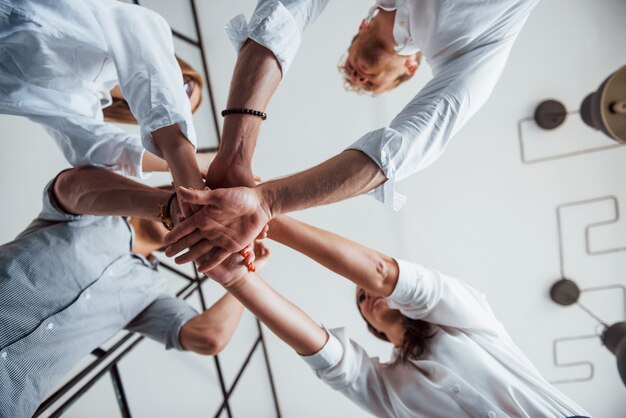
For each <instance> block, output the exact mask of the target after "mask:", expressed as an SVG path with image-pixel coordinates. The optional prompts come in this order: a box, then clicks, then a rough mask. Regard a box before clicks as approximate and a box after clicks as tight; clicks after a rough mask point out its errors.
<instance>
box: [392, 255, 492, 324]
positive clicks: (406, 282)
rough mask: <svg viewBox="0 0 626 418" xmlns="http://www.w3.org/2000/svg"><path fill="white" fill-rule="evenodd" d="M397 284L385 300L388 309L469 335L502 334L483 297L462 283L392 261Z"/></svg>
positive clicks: (421, 268) (400, 261)
mask: <svg viewBox="0 0 626 418" xmlns="http://www.w3.org/2000/svg"><path fill="white" fill-rule="evenodd" d="M396 261H397V262H398V267H399V269H400V274H399V276H398V282H397V283H396V287H395V288H394V290H393V292H392V293H391V295H389V298H388V301H387V303H388V305H389V307H390V308H391V309H399V310H400V312H402V314H403V315H405V316H407V317H409V318H413V319H422V320H424V321H426V322H430V323H432V324H437V325H442V326H449V327H454V328H459V329H464V330H471V331H488V332H496V333H501V332H503V330H504V328H503V326H502V324H501V323H500V322H499V321H498V320H497V319H496V317H495V315H494V314H493V311H492V310H491V307H490V306H489V304H488V303H487V300H486V298H485V295H484V294H482V293H480V292H479V291H477V290H476V289H474V288H472V287H471V286H469V285H467V284H466V283H464V282H462V281H460V280H458V279H455V278H453V277H449V276H446V275H444V274H442V273H440V272H438V271H436V270H431V269H428V268H425V267H423V266H421V265H419V264H417V263H411V262H408V261H404V260H396Z"/></svg>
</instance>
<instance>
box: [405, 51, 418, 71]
mask: <svg viewBox="0 0 626 418" xmlns="http://www.w3.org/2000/svg"><path fill="white" fill-rule="evenodd" d="M421 60H422V53H421V52H418V53H416V54H413V55H409V56H408V57H406V59H405V60H404V68H406V73H407V74H408V75H413V74H415V72H416V71H417V69H418V68H419V66H420V61H421Z"/></svg>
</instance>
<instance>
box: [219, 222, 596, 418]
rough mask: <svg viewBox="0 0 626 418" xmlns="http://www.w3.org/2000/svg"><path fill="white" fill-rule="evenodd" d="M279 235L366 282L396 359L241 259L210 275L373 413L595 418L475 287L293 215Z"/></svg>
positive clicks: (370, 309)
mask: <svg viewBox="0 0 626 418" xmlns="http://www.w3.org/2000/svg"><path fill="white" fill-rule="evenodd" d="M269 238H271V239H273V240H276V241H278V242H280V243H282V244H284V245H286V246H288V247H291V248H293V249H294V250H296V251H299V252H301V253H302V254H304V255H306V256H308V257H310V258H312V259H313V260H315V261H317V262H318V263H320V264H322V265H324V266H325V267H327V268H329V269H330V270H332V271H334V272H335V273H337V274H339V275H341V276H344V277H345V278H347V279H348V280H350V281H352V282H354V283H355V284H356V285H357V288H356V304H357V306H358V310H359V312H360V314H361V315H362V317H363V319H364V320H365V323H366V324H367V326H368V328H369V330H370V331H371V332H372V333H373V334H374V335H375V336H376V337H378V338H381V339H383V340H385V341H388V342H390V343H391V345H393V354H392V356H391V360H390V361H389V362H387V363H384V362H381V361H380V360H379V359H378V358H372V357H370V356H369V355H368V354H367V351H366V350H365V349H364V348H363V347H362V346H361V345H359V344H358V343H357V342H355V341H353V340H351V339H350V338H349V337H348V333H347V331H346V330H345V329H344V328H336V329H331V330H327V329H326V328H324V327H321V326H319V325H318V324H317V323H316V322H314V321H313V320H312V319H311V318H309V317H308V316H307V315H306V314H305V313H304V312H303V311H301V310H300V309H299V308H298V307H296V306H295V305H293V304H292V303H290V302H289V301H288V300H286V299H285V298H283V297H282V296H281V295H279V294H278V293H277V292H276V291H274V290H273V289H272V288H271V287H269V285H268V284H266V283H265V282H264V281H263V280H262V279H261V277H260V276H259V275H256V274H254V273H249V272H248V271H247V270H246V269H244V268H242V266H243V265H242V263H241V261H240V258H239V257H237V256H231V257H229V258H228V259H227V260H226V261H224V263H223V264H221V265H219V266H217V267H216V268H214V269H213V270H211V272H210V277H211V278H213V279H214V280H216V281H217V282H219V283H221V284H222V285H223V286H224V287H225V288H226V289H227V290H228V292H229V293H230V294H232V295H233V296H235V297H236V298H237V299H238V300H239V301H240V302H241V303H242V304H243V305H244V306H245V307H246V308H247V309H249V310H250V311H251V312H252V313H253V314H254V315H256V316H257V317H258V318H259V319H260V320H261V321H262V322H263V323H264V324H265V325H266V326H267V327H268V328H270V329H271V330H272V332H274V333H275V334H276V335H277V336H278V337H279V338H280V339H282V340H283V341H284V342H285V343H287V344H289V345H290V346H291V347H292V348H293V349H294V350H295V351H296V352H297V353H298V354H299V355H301V356H302V358H303V360H304V361H305V362H306V363H308V365H309V366H310V367H311V368H312V369H313V371H314V372H315V374H316V375H317V376H318V377H319V378H320V379H321V380H322V381H323V382H324V383H326V384H327V385H329V386H330V387H331V388H333V389H335V390H337V391H339V392H341V393H342V394H343V395H345V396H346V397H347V398H348V399H350V400H351V401H352V402H354V403H355V404H357V405H358V406H359V407H361V408H362V409H364V410H365V411H367V412H369V413H371V414H373V415H375V416H377V417H411V418H412V417H489V418H494V417H508V416H511V417H555V418H556V417H572V416H589V414H588V413H587V412H586V411H585V410H584V409H583V408H581V407H580V406H578V405H577V404H576V403H574V402H573V401H572V400H570V399H568V398H567V397H566V396H565V395H563V394H562V393H560V392H559V391H558V390H557V389H556V388H554V387H553V386H552V385H550V384H549V383H548V382H547V381H546V380H545V379H544V378H543V377H542V376H541V374H540V373H539V371H538V370H537V369H536V368H535V366H534V365H533V364H532V363H531V362H530V360H528V358H527V357H526V356H525V355H524V353H523V352H522V351H521V350H520V349H519V348H518V347H517V345H516V344H515V343H514V342H513V340H512V338H511V337H510V335H509V334H508V333H507V331H506V329H505V327H504V325H503V324H502V323H501V322H500V321H498V319H497V318H496V316H495V314H494V313H493V311H492V309H491V307H490V306H489V304H488V303H487V300H486V298H485V296H484V295H483V294H481V293H480V292H478V291H477V290H475V289H474V288H472V287H471V286H469V285H468V284H466V283H464V282H462V281H460V280H458V279H455V278H452V277H449V276H446V275H445V274H442V273H440V272H438V271H436V270H432V269H429V268H426V267H423V266H421V265H419V264H417V263H413V262H409V261H404V260H400V259H396V258H392V257H389V256H387V255H385V254H382V253H380V252H378V251H374V250H371V249H368V248H365V247H363V246H361V245H359V244H357V243H355V242H352V241H349V240H347V239H345V238H343V237H340V236H337V235H335V234H332V233H330V232H326V231H323V230H321V229H318V228H315V227H313V226H309V225H306V224H303V223H301V222H298V221H296V220H293V219H289V218H287V217H284V216H281V217H278V218H276V219H274V220H273V221H272V223H271V224H270V228H269ZM262 253H263V256H268V252H267V250H266V249H264V250H263V251H262Z"/></svg>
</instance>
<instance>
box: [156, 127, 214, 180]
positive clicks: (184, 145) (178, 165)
mask: <svg viewBox="0 0 626 418" xmlns="http://www.w3.org/2000/svg"><path fill="white" fill-rule="evenodd" d="M152 138H153V140H154V144H155V145H156V146H157V148H158V149H159V151H160V152H161V154H162V155H163V158H164V159H165V161H167V165H168V167H169V170H170V172H171V173H172V177H173V178H174V184H175V185H176V186H185V187H190V188H194V189H198V190H202V189H203V188H204V182H203V181H202V174H201V173H200V168H199V167H198V162H197V161H196V153H195V150H194V147H193V145H192V144H191V143H190V142H189V141H188V140H187V138H185V136H184V135H183V133H182V132H181V131H180V129H179V127H178V125H170V126H166V127H163V128H161V129H157V130H156V131H154V132H152Z"/></svg>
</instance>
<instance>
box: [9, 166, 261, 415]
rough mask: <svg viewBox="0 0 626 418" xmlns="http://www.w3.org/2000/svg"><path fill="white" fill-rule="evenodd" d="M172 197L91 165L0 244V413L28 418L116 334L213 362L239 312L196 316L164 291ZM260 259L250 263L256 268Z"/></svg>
mask: <svg viewBox="0 0 626 418" xmlns="http://www.w3.org/2000/svg"><path fill="white" fill-rule="evenodd" d="M172 195H173V193H172V191H171V190H169V191H168V190H166V189H157V188H152V187H149V186H146V185H143V184H141V183H137V182H135V181H133V180H130V179H129V178H126V177H122V176H121V175H118V174H115V173H113V172H110V171H107V170H104V169H101V168H94V167H85V168H75V169H72V170H68V171H64V172H62V173H61V174H59V175H58V176H57V177H56V178H55V179H54V180H53V181H51V182H50V183H49V184H48V185H47V187H46V189H45V191H44V194H43V210H42V211H41V213H40V214H39V216H38V217H37V219H35V220H34V221H33V222H32V223H31V224H30V225H29V226H28V227H27V228H26V230H25V231H24V232H22V233H21V234H20V235H19V236H18V237H17V238H16V239H15V240H13V241H11V242H9V243H7V244H4V245H2V246H0V306H2V309H1V310H0V382H1V383H0V416H2V417H12V418H21V417H30V416H32V414H33V413H34V412H35V410H36V409H37V407H38V405H39V404H40V403H41V401H42V400H43V399H44V398H45V396H46V395H47V394H48V392H49V391H50V390H51V389H52V388H53V386H54V385H56V384H57V383H58V381H59V380H61V379H62V378H63V377H64V376H65V375H66V374H67V373H68V372H69V371H70V370H71V369H72V368H73V367H74V366H75V365H76V363H78V361H79V360H80V359H81V358H82V357H84V356H86V355H87V354H89V353H90V352H91V351H92V350H94V349H95V348H97V347H99V346H100V345H101V344H103V343H105V342H106V341H107V340H108V339H109V338H111V337H113V336H114V335H115V334H116V333H117V332H119V331H120V330H121V329H123V328H124V329H127V330H129V331H135V332H139V333H141V334H143V335H145V336H148V337H150V338H152V339H154V340H156V341H158V342H161V343H163V344H164V345H165V346H166V348H168V349H170V348H174V349H177V350H189V351H193V352H196V353H199V354H206V355H214V354H216V353H218V352H219V351H221V350H222V348H223V347H224V346H225V345H226V344H227V343H228V341H229V340H230V338H231V337H232V335H233V333H234V331H235V329H236V327H237V324H238V323H239V320H240V318H241V313H242V309H243V308H242V306H241V304H240V303H239V302H238V301H237V300H235V298H233V297H232V296H230V295H228V294H226V295H224V296H223V297H222V298H221V299H219V300H218V301H217V302H216V303H215V304H214V305H213V306H211V307H210V308H209V309H207V310H206V311H205V312H202V313H200V314H198V313H197V312H196V311H195V310H194V309H193V308H192V307H191V306H189V305H188V304H187V303H185V302H184V301H182V300H180V299H177V298H175V297H173V296H170V295H168V294H167V293H166V292H165V279H164V278H163V277H162V276H160V274H159V272H158V270H157V265H158V263H157V261H156V258H154V256H153V255H152V253H153V252H154V251H156V250H157V249H159V248H161V247H162V246H163V236H164V235H165V233H166V232H167V229H166V228H165V226H164V225H163V223H162V219H164V217H165V216H166V214H167V212H168V209H167V207H168V205H171V207H170V208H169V213H170V216H168V217H166V220H168V219H174V220H176V219H177V214H178V213H179V210H178V202H177V201H176V199H172ZM262 264H263V260H262V258H261V259H258V260H257V266H260V265H262Z"/></svg>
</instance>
